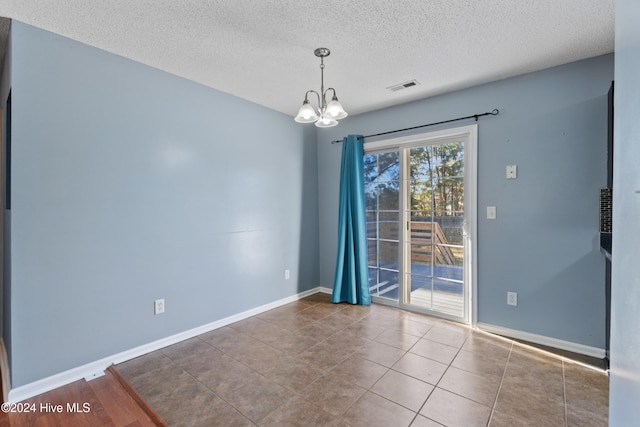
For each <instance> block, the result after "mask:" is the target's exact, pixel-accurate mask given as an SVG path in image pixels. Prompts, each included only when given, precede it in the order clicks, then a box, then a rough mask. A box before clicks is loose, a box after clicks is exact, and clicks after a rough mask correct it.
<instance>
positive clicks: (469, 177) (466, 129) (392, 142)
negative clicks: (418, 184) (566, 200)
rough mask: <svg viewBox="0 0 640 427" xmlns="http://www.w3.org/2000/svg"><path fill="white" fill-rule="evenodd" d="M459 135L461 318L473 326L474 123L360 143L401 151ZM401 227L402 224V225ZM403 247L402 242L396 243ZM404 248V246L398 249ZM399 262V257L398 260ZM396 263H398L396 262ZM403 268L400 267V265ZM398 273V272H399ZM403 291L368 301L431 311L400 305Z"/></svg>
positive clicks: (475, 307) (475, 292) (475, 285)
mask: <svg viewBox="0 0 640 427" xmlns="http://www.w3.org/2000/svg"><path fill="white" fill-rule="evenodd" d="M458 136H462V137H464V138H465V140H466V142H465V147H464V171H465V173H464V190H465V191H464V205H465V230H463V233H464V234H465V242H466V244H465V254H464V255H465V263H467V265H468V268H465V270H464V281H465V292H466V295H465V296H466V310H465V315H464V316H463V318H462V322H463V323H467V324H470V325H471V326H475V325H476V324H477V322H478V305H477V304H478V298H477V295H478V281H477V277H478V271H477V256H478V251H477V248H478V244H477V236H478V233H477V229H478V125H477V124H473V125H468V126H460V127H455V128H448V129H441V130H435V131H430V132H421V133H417V134H412V135H406V136H401V137H396V138H390V139H382V140H377V141H372V142H365V143H364V151H365V155H366V154H367V152H372V151H377V150H389V149H394V148H397V149H398V150H403V149H405V148H410V147H416V146H422V145H431V144H434V143H437V141H438V140H445V139H450V138H455V137H458ZM404 163H406V162H404V161H401V168H400V175H401V179H402V180H404V173H405V171H404V170H403V169H402V164H404ZM405 193H406V191H405V190H404V189H403V190H402V192H401V199H402V200H401V203H403V202H405V200H406V199H405V198H406V194H405ZM404 206H405V205H404V203H403V205H402V209H401V210H400V219H399V220H400V221H401V222H400V223H401V224H402V216H403V210H404ZM403 228H404V227H403ZM400 246H403V243H401V244H400ZM402 250H404V249H402ZM398 261H399V262H401V261H403V260H398ZM399 265H400V263H399ZM403 269H404V267H403ZM401 276H402V275H401ZM398 280H399V285H400V287H401V288H403V286H404V278H403V277H399V278H398ZM402 295H403V290H401V292H400V295H399V296H398V302H397V303H396V302H395V301H391V300H387V299H384V298H376V297H372V300H373V301H374V302H376V303H382V304H386V305H393V306H397V307H399V308H402V309H407V310H410V311H416V312H422V313H426V314H430V315H433V314H435V313H434V312H432V311H428V310H420V308H419V307H416V306H415V305H409V304H404V303H403V301H402ZM437 315H438V316H439V317H442V318H445V319H449V320H454V321H457V322H460V321H461V318H458V317H454V316H447V315H446V314H444V313H438V314H437Z"/></svg>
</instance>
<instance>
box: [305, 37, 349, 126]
mask: <svg viewBox="0 0 640 427" xmlns="http://www.w3.org/2000/svg"><path fill="white" fill-rule="evenodd" d="M313 53H314V54H315V55H316V56H317V57H318V58H320V93H318V92H316V91H315V90H308V91H307V93H305V94H304V102H303V103H302V107H300V110H299V111H298V115H297V116H296V118H295V121H296V122H298V123H313V122H315V123H316V126H318V127H319V128H330V127H332V126H336V125H337V124H338V120H340V119H344V118H345V117H347V112H346V111H344V108H342V104H340V102H339V101H338V97H337V96H336V90H335V89H334V88H332V87H330V88H328V89H327V90H324V58H325V57H327V56H329V54H330V53H331V51H330V50H329V49H327V48H326V47H319V48H317V49H316V50H314V51H313ZM329 91H331V92H332V93H333V97H332V98H331V101H330V102H328V103H327V92H329ZM310 93H315V94H316V97H317V98H318V108H314V107H313V106H312V105H311V104H310V103H309V94H310Z"/></svg>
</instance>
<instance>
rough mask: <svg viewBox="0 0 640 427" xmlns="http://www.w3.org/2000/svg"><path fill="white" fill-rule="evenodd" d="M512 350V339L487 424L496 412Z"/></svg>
mask: <svg viewBox="0 0 640 427" xmlns="http://www.w3.org/2000/svg"><path fill="white" fill-rule="evenodd" d="M512 351H513V341H512V342H511V347H510V348H509V355H508V356H507V361H506V363H505V364H504V370H503V371H502V378H500V385H499V386H498V392H497V393H496V397H495V399H494V400H493V406H492V407H491V414H490V415H489V421H488V422H487V426H489V425H490V424H491V420H493V415H494V413H495V412H496V406H497V405H498V398H499V397H500V391H501V390H502V384H503V383H504V379H505V377H506V376H507V368H508V367H509V361H511V352H512Z"/></svg>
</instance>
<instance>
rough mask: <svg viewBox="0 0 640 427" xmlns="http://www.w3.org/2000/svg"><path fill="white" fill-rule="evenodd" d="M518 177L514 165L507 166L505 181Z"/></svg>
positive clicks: (516, 168)
mask: <svg viewBox="0 0 640 427" xmlns="http://www.w3.org/2000/svg"><path fill="white" fill-rule="evenodd" d="M517 177H518V167H517V166H516V165H507V179H516V178H517Z"/></svg>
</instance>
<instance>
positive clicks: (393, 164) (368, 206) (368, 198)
mask: <svg viewBox="0 0 640 427" xmlns="http://www.w3.org/2000/svg"><path fill="white" fill-rule="evenodd" d="M364 183H365V210H366V217H367V248H368V257H369V290H370V292H371V295H372V296H374V297H381V298H385V299H389V300H392V301H396V302H397V301H398V295H399V292H400V285H399V277H400V265H399V260H400V252H399V251H400V242H401V235H400V234H401V231H400V229H401V227H400V183H401V180H400V153H399V151H392V152H387V153H379V154H371V155H365V157H364Z"/></svg>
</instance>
